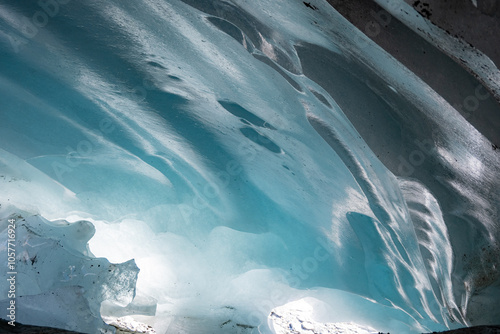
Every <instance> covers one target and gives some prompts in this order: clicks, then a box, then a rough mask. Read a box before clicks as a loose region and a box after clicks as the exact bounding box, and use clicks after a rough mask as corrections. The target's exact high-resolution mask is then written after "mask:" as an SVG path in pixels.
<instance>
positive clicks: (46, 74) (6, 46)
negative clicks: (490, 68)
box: [0, 0, 500, 333]
mask: <svg viewBox="0 0 500 334" xmlns="http://www.w3.org/2000/svg"><path fill="white" fill-rule="evenodd" d="M450 61H452V60H450ZM0 97H1V101H2V103H1V105H0V134H1V139H0V205H1V207H0V218H1V219H2V222H3V223H4V222H5V221H7V220H8V219H9V217H12V216H13V215H18V214H21V215H22V217H23V218H22V219H25V220H24V221H23V220H22V219H19V221H18V227H17V228H18V230H17V231H18V235H17V258H16V261H17V262H16V263H17V266H18V267H19V273H22V274H19V276H18V280H17V286H18V289H19V290H18V293H19V296H22V298H21V297H20V298H18V299H17V302H18V306H19V308H18V312H19V319H18V320H19V321H25V322H31V323H37V324H44V325H53V326H58V327H61V328H71V329H77V330H80V331H84V332H92V331H93V330H94V329H93V328H102V329H103V330H105V329H106V328H107V329H108V330H109V328H110V327H107V326H106V325H105V324H104V323H103V322H102V321H101V318H100V314H102V315H103V316H110V317H121V316H124V315H127V316H131V317H132V318H134V319H137V320H139V321H142V322H145V323H147V324H149V325H152V326H153V327H154V328H155V329H156V332H157V333H177V332H185V333H200V332H217V333H235V332H241V333H272V332H273V331H274V330H277V329H276V328H278V327H277V326H275V325H276V321H277V320H276V319H277V316H276V314H281V313H279V312H285V311H283V310H286V309H287V307H289V306H290V305H292V306H293V307H295V306H294V305H302V306H300V307H301V308H303V309H304V310H308V311H307V312H309V313H308V314H307V321H308V323H309V324H315V323H318V325H317V326H319V327H318V328H323V327H322V326H323V325H319V323H322V324H333V323H350V322H354V323H357V324H358V325H359V326H360V328H369V327H370V328H375V329H376V330H378V331H386V332H388V331H389V332H397V333H405V332H406V333H414V332H424V331H433V330H444V329H446V328H455V327H459V326H462V325H465V324H469V323H492V322H498V320H499V319H500V316H499V314H498V310H497V308H495V307H492V306H493V305H495V302H496V300H498V298H499V296H500V291H499V290H498V287H499V285H498V282H499V280H498V278H499V277H498V275H499V273H498V270H497V268H498V266H499V265H500V263H498V262H499V260H498V259H499V258H500V257H498V254H499V245H498V238H499V224H498V212H497V208H498V202H499V200H500V192H499V189H500V187H499V186H500V184H499V183H500V181H499V179H498V175H500V174H499V168H500V157H499V155H498V150H492V146H491V144H490V143H489V142H488V141H487V140H486V138H485V137H484V136H483V135H482V134H481V133H479V132H478V131H477V130H476V129H474V128H473V127H472V126H471V125H470V124H469V123H468V122H467V120H466V119H464V118H463V117H462V116H461V115H460V114H459V113H458V112H457V111H456V110H455V109H454V108H453V107H451V106H450V105H449V104H448V103H447V102H446V101H445V100H444V99H443V98H442V97H441V96H439V95H438V94H437V93H436V92H434V91H433V90H432V89H431V88H430V87H428V86H427V85H426V84H425V83H423V82H422V81H421V80H420V79H419V78H418V77H417V76H416V75H414V74H413V73H412V72H410V71H409V70H408V69H406V68H405V67H403V66H402V65H401V64H400V63H398V62H397V61H396V60H395V59H394V58H392V57H391V56H390V55H388V54H387V53H386V52H384V51H383V50H382V49H380V48H379V47H378V46H377V45H375V44H374V43H372V42H371V41H369V40H368V39H367V38H366V36H364V35H363V34H362V33H361V32H360V31H358V30H357V29H356V28H354V27H353V26H352V25H351V24H349V23H348V22H347V21H346V20H345V19H344V18H343V17H342V16H340V15H339V14H338V13H337V12H336V11H335V10H334V9H333V8H331V7H330V6H329V5H328V4H327V3H326V2H321V1H314V3H313V2H311V3H303V2H302V1H297V2H290V1H286V2H282V1H274V0H261V1H252V2H248V1H240V0H231V1H229V0H227V1H226V0H224V1H206V0H183V1H181V0H169V1H162V0H141V1H118V0H113V1H106V2H102V1H94V0H90V1H85V2H79V1H61V0H53V1H49V0H48V1H23V2H22V3H21V2H19V3H17V2H9V1H1V0H0ZM485 98H487V97H485ZM3 223H2V224H3ZM2 228H4V229H5V227H4V225H2ZM94 228H95V235H94V236H93V237H92V234H93V232H94ZM4 233H5V232H4ZM91 237H92V238H91ZM2 238H4V240H5V238H6V237H5V235H4V236H3V237H2ZM90 238H91V239H90ZM89 239H90V241H89ZM2 242H4V241H2ZM87 242H88V245H87ZM87 247H89V248H87ZM3 250H5V249H3ZM0 254H3V253H2V252H0ZM2 256H3V255H2ZM94 256H96V257H97V258H96V257H94ZM5 258H6V257H5V256H4V259H5ZM33 259H35V260H36V261H35V260H33ZM132 259H133V261H132ZM2 261H5V260H2ZM37 263H43V264H44V266H43V268H44V269H43V270H44V271H43V272H42V271H40V273H42V274H43V279H40V277H39V276H38V275H42V274H38V269H37V268H38V267H35V264H37ZM116 263H121V264H116ZM96 265H97V267H98V268H102V269H96V268H95V266H96ZM99 265H100V266H101V267H99ZM136 265H137V267H138V268H140V271H138V269H137V267H136ZM2 270H3V269H2ZM40 270H42V269H40ZM136 278H137V281H136V280H135V279H136ZM135 283H136V285H135ZM5 284H6V283H5V282H3V283H2V284H1V285H0V287H1V288H2V290H1V291H5V289H6V288H8V287H6V286H5ZM135 289H137V294H135ZM2 293H3V292H2ZM5 295H6V294H5V293H3V295H2V296H0V300H4V301H6V302H8V299H6V298H7V297H5ZM134 296H135V298H134V299H133V300H132V298H133V297H134ZM302 302H304V303H306V304H307V303H309V304H307V305H306V306H304V305H305V304H300V303H302ZM2 303H3V302H2ZM69 303H75V305H76V306H75V307H74V308H71V309H68V307H67V305H68V304H69ZM297 303H298V304H297ZM45 304H47V305H51V306H53V307H51V308H44V309H40V308H39V306H40V305H45ZM2 305H3V304H2ZM311 305H312V306H311ZM62 309H63V310H65V311H64V312H62V311H61V310H62ZM277 310H279V312H278V311H277ZM61 312H62V313H61ZM272 312H273V313H272ZM277 312H278V313H277ZM294 312H295V311H294ZM273 314H274V315H273ZM75 315H78V316H75ZM1 316H2V317H5V316H4V315H1ZM293 316H294V321H295V320H296V319H299V318H300V315H296V314H295V313H293ZM24 319H26V320H24ZM27 319H30V320H27ZM43 319H46V320H43ZM89 319H90V320H89ZM87 320H89V321H90V322H88V321H87ZM273 321H275V322H274V323H273ZM297 321H299V320H297ZM299 322H300V321H299ZM311 326H312V325H311ZM325 326H326V325H325ZM346 326H347V325H346ZM349 326H350V325H349ZM353 326H354V325H353ZM273 328H274V330H273ZM325 328H326V327H325Z"/></svg>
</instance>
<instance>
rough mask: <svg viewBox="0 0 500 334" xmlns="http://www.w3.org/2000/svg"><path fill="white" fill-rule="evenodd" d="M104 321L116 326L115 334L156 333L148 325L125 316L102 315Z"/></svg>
mask: <svg viewBox="0 0 500 334" xmlns="http://www.w3.org/2000/svg"><path fill="white" fill-rule="evenodd" d="M102 320H104V322H105V323H107V324H108V325H111V326H113V327H115V328H116V334H122V333H123V334H124V333H128V334H130V333H132V334H139V333H140V334H156V331H155V330H154V328H153V327H151V326H150V325H146V324H144V323H142V322H139V321H136V320H135V319H134V318H132V317H129V316H125V317H120V318H116V317H104V316H103V317H102Z"/></svg>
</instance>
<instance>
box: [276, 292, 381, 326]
mask: <svg viewBox="0 0 500 334" xmlns="http://www.w3.org/2000/svg"><path fill="white" fill-rule="evenodd" d="M310 299H311V298H304V299H300V300H297V301H294V302H290V303H288V304H285V305H283V306H280V307H277V308H275V309H273V310H272V311H271V314H270V315H269V317H268V321H269V326H270V327H271V329H273V330H274V332H275V333H276V334H377V333H379V331H377V330H375V329H373V328H371V327H368V326H362V325H358V324H355V323H352V322H336V323H323V322H319V321H316V320H315V319H314V318H315V317H317V316H318V314H315V313H316V311H315V308H314V306H313V305H311V303H310Z"/></svg>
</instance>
